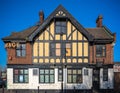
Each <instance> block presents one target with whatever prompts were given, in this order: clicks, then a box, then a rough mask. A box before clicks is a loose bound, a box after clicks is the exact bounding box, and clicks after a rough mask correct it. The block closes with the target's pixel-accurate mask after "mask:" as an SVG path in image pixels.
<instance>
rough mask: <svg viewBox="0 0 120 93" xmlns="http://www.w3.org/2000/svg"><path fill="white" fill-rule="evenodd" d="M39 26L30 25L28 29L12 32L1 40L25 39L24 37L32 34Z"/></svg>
mask: <svg viewBox="0 0 120 93" xmlns="http://www.w3.org/2000/svg"><path fill="white" fill-rule="evenodd" d="M38 27H39V26H38V25H36V26H32V27H30V28H28V29H25V30H23V31H21V32H12V34H11V35H10V36H7V37H5V38H3V40H26V38H27V37H28V36H29V35H30V34H32V33H33V32H34V31H35V30H36V29H37V28H38Z"/></svg>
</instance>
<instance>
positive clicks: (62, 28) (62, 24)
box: [55, 20, 67, 34]
mask: <svg viewBox="0 0 120 93" xmlns="http://www.w3.org/2000/svg"><path fill="white" fill-rule="evenodd" d="M66 32H67V23H66V20H56V21H55V33H56V34H61V33H62V34H65V33H66Z"/></svg>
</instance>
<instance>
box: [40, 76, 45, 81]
mask: <svg viewBox="0 0 120 93" xmlns="http://www.w3.org/2000/svg"><path fill="white" fill-rule="evenodd" d="M40 82H41V83H43V82H44V75H40Z"/></svg>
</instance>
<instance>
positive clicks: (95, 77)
mask: <svg viewBox="0 0 120 93" xmlns="http://www.w3.org/2000/svg"><path fill="white" fill-rule="evenodd" d="M99 88H100V69H98V68H95V69H93V89H95V90H98V89H99Z"/></svg>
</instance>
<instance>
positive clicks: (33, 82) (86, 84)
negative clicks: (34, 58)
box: [7, 68, 92, 89]
mask: <svg viewBox="0 0 120 93" xmlns="http://www.w3.org/2000/svg"><path fill="white" fill-rule="evenodd" d="M33 69H34V68H29V69H28V72H29V73H28V74H29V83H13V68H7V83H8V85H7V88H8V89H38V86H39V89H61V84H62V83H61V82H59V81H58V68H55V83H51V84H40V83H39V68H37V69H38V75H33ZM35 69H36V68H35ZM84 69H88V75H86V76H84ZM63 74H64V75H63V76H64V77H63V88H64V89H74V87H75V88H76V89H91V87H92V69H90V68H83V69H82V75H83V82H82V83H81V84H67V68H64V69H63Z"/></svg>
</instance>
